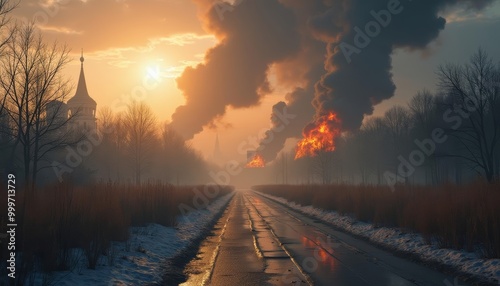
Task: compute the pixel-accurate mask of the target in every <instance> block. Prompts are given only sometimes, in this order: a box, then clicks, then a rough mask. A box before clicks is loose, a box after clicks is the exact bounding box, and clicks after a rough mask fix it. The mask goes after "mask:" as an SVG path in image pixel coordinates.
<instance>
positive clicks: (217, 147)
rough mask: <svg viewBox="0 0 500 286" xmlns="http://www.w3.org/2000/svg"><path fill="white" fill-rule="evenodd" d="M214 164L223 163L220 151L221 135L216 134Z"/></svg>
mask: <svg viewBox="0 0 500 286" xmlns="http://www.w3.org/2000/svg"><path fill="white" fill-rule="evenodd" d="M213 159H214V162H216V163H222V161H223V159H224V158H222V151H221V149H220V144H219V133H216V135H215V146H214V157H213Z"/></svg>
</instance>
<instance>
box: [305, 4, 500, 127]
mask: <svg viewBox="0 0 500 286" xmlns="http://www.w3.org/2000/svg"><path fill="white" fill-rule="evenodd" d="M493 1H494V0H482V1H481V0H427V1H424V0H421V1H410V0H407V1H403V0H401V1H394V0H372V1H364V0H351V1H347V0H345V1H333V2H332V6H331V7H330V9H329V10H327V11H325V12H324V13H322V14H320V15H317V16H315V17H313V19H312V20H311V25H312V27H313V28H314V30H315V33H316V34H317V35H319V37H321V38H322V39H328V58H327V60H326V63H325V66H326V68H327V69H328V73H327V74H325V75H324V76H323V77H322V78H321V80H320V81H319V82H318V83H317V85H316V96H315V99H314V101H313V105H314V107H315V108H316V116H322V115H325V114H327V113H328V112H329V111H331V110H334V111H335V112H337V113H338V115H339V117H340V119H341V121H342V126H343V129H345V130H355V129H357V128H359V127H360V125H361V123H362V120H363V117H364V116H365V115H370V114H372V113H373V108H374V105H376V104H378V103H380V102H381V101H383V100H385V99H388V98H390V97H392V96H393V95H394V91H395V89H396V87H395V85H394V83H393V80H392V73H391V69H392V64H391V55H392V53H393V51H394V49H396V48H409V49H423V48H425V47H427V45H428V44H429V43H430V42H432V41H433V40H434V39H436V38H437V37H438V35H439V32H440V31H441V30H443V29H444V27H445V23H446V21H445V19H443V18H441V17H440V16H439V13H440V12H442V11H443V10H445V9H446V8H449V7H453V6H455V5H460V6H462V7H465V8H466V9H482V8H484V7H486V6H487V5H488V4H490V3H492V2H493ZM390 2H400V7H402V9H403V10H402V11H401V12H400V13H398V14H396V15H392V19H391V21H390V23H389V24H388V25H387V26H386V27H385V28H384V27H382V28H381V31H380V33H379V34H378V35H377V36H375V37H373V38H370V43H369V45H368V46H367V47H365V48H361V49H360V52H359V53H357V52H356V53H352V54H351V55H350V57H348V58H349V59H347V58H346V56H345V52H343V50H342V48H341V43H348V44H350V45H353V46H354V39H355V36H356V35H357V34H359V32H358V31H356V29H355V27H358V28H359V29H361V30H362V31H365V27H366V25H367V24H368V23H369V22H371V21H374V16H373V14H372V13H371V12H372V11H375V12H379V11H381V10H387V7H388V3H390Z"/></svg>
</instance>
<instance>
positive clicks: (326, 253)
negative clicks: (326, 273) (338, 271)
mask: <svg viewBox="0 0 500 286" xmlns="http://www.w3.org/2000/svg"><path fill="white" fill-rule="evenodd" d="M300 241H301V243H302V245H304V246H305V247H307V248H314V258H315V259H316V260H317V261H318V262H320V263H322V264H323V265H325V266H327V267H329V269H330V271H334V270H335V268H336V266H337V263H336V261H335V259H334V258H333V256H332V255H331V253H333V248H332V247H331V246H330V245H329V244H328V243H327V241H323V240H322V239H321V238H319V237H316V238H315V239H314V240H313V239H311V238H309V237H307V236H302V237H301V239H300Z"/></svg>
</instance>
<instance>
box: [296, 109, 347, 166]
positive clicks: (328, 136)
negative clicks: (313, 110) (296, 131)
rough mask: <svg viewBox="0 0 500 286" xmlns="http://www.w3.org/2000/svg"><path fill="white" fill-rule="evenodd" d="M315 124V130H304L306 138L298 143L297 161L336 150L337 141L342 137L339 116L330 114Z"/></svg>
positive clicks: (320, 118)
mask: <svg viewBox="0 0 500 286" xmlns="http://www.w3.org/2000/svg"><path fill="white" fill-rule="evenodd" d="M313 124H314V127H313V128H311V129H309V130H304V132H303V136H304V138H303V139H302V140H300V141H299V143H297V147H296V149H295V159H299V158H302V157H305V156H309V157H314V156H316V155H318V153H319V152H320V151H325V152H329V151H334V150H335V139H336V138H337V137H338V136H340V120H339V119H338V117H337V114H335V113H333V112H330V113H328V114H327V115H323V116H321V117H319V118H318V119H317V120H316V121H315V122H314V123H313Z"/></svg>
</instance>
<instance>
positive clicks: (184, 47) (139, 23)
mask: <svg viewBox="0 0 500 286" xmlns="http://www.w3.org/2000/svg"><path fill="white" fill-rule="evenodd" d="M15 15H16V17H24V18H25V19H26V18H27V19H33V18H35V19H36V21H37V22H38V23H39V27H40V28H41V30H42V31H43V33H44V34H45V36H46V38H47V39H48V40H57V41H58V42H61V43H66V44H67V45H68V47H69V48H70V49H71V50H72V54H71V56H72V58H73V59H74V60H73V61H72V63H71V64H70V65H68V66H67V68H66V72H67V75H68V76H69V77H70V78H72V79H74V81H75V86H76V80H77V78H78V73H79V61H78V58H79V57H80V51H81V49H83V50H84V56H85V59H86V60H85V73H86V78H87V85H88V90H89V93H90V95H91V96H92V97H93V98H94V99H95V100H96V101H97V104H98V105H97V108H98V110H99V108H100V107H102V106H109V107H111V108H112V110H114V111H115V112H118V111H120V110H121V107H120V106H123V104H122V103H127V102H128V101H129V100H130V99H131V98H133V97H134V95H135V96H136V97H137V98H140V99H143V100H144V101H145V102H147V103H148V104H149V105H151V106H152V108H153V110H154V111H155V113H156V114H157V117H158V119H159V120H160V121H166V120H171V115H172V114H173V113H174V111H175V109H176V108H177V107H178V106H179V105H182V104H184V97H183V95H182V93H181V92H180V91H179V89H178V88H177V84H176V81H175V79H176V78H177V77H179V76H180V74H181V73H182V71H183V70H184V69H185V68H186V67H187V66H196V64H198V63H200V62H201V61H203V59H204V55H205V53H206V51H207V50H208V49H209V48H211V47H213V46H214V45H215V44H216V43H217V40H216V37H215V36H214V35H211V34H209V33H207V32H206V31H205V30H204V29H203V25H202V23H201V22H200V21H199V19H198V17H197V16H198V11H197V6H196V5H195V4H194V3H193V1H189V0H120V1H119V0H86V1H84V0H65V1H57V0H45V1H34V0H31V1H27V0H23V1H21V3H20V5H19V7H18V8H17V9H16V11H15ZM443 16H445V18H446V19H447V22H448V23H447V24H446V28H445V30H444V31H443V32H442V33H441V34H440V36H439V38H438V39H437V40H436V41H434V42H433V44H432V45H431V47H430V48H429V49H427V50H426V51H424V52H422V51H416V52H412V51H405V50H397V51H396V53H395V55H393V67H394V69H393V71H392V72H393V75H394V82H395V84H396V95H395V96H394V97H393V98H391V99H390V100H387V101H384V102H383V103H382V104H380V105H378V106H377V107H376V109H375V114H382V113H383V112H384V111H385V110H386V109H387V108H388V107H390V106H392V105H394V104H406V101H407V99H408V98H409V97H411V96H412V95H413V94H415V93H416V92H417V91H418V90H420V89H423V88H426V89H429V90H434V89H435V88H436V76H435V74H434V72H435V70H436V67H437V66H438V65H439V64H442V63H445V62H463V61H465V60H467V58H468V57H469V56H470V55H471V53H473V52H474V51H475V50H476V49H477V48H478V47H479V46H481V47H483V48H484V49H485V50H486V51H487V52H488V53H489V54H490V55H491V56H492V57H493V58H494V59H495V60H497V61H500V54H499V51H500V37H498V31H499V30H500V3H498V1H497V2H496V3H495V4H493V6H492V7H490V8H488V10H487V11H483V12H482V13H459V12H455V11H448V13H447V14H445V15H443ZM269 77H271V78H272V77H273V75H272V74H271V75H269ZM274 82H275V81H273V80H272V79H271V85H273V83H274ZM192 84H196V83H195V82H194V83H192ZM273 88H274V90H273V92H272V93H271V94H270V95H268V96H267V97H264V98H262V99H261V100H260V105H258V106H256V107H251V108H246V109H238V110H234V109H232V108H228V109H227V110H226V111H227V112H226V115H225V116H224V117H223V118H220V119H218V120H217V123H216V125H217V129H218V133H219V138H220V143H221V147H222V150H223V153H224V155H225V157H226V159H228V160H229V159H237V160H243V159H244V158H245V154H240V153H239V152H238V146H239V145H241V144H242V142H244V141H249V139H248V137H255V136H259V133H261V132H262V131H263V130H265V129H266V128H268V127H269V124H270V121H269V117H270V112H271V108H272V106H273V105H274V104H275V103H276V102H278V101H280V100H284V96H285V94H286V92H287V91H289V90H288V89H287V88H285V87H280V86H273ZM214 130H215V129H214V128H205V129H204V131H203V132H201V133H199V134H197V135H196V136H195V137H194V139H192V142H191V144H192V145H193V146H194V147H195V148H196V149H198V150H200V151H201V152H202V153H203V154H204V155H205V156H206V157H207V158H210V156H211V155H212V152H213V145H214V142H215V131H214ZM260 135H262V134H260Z"/></svg>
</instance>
